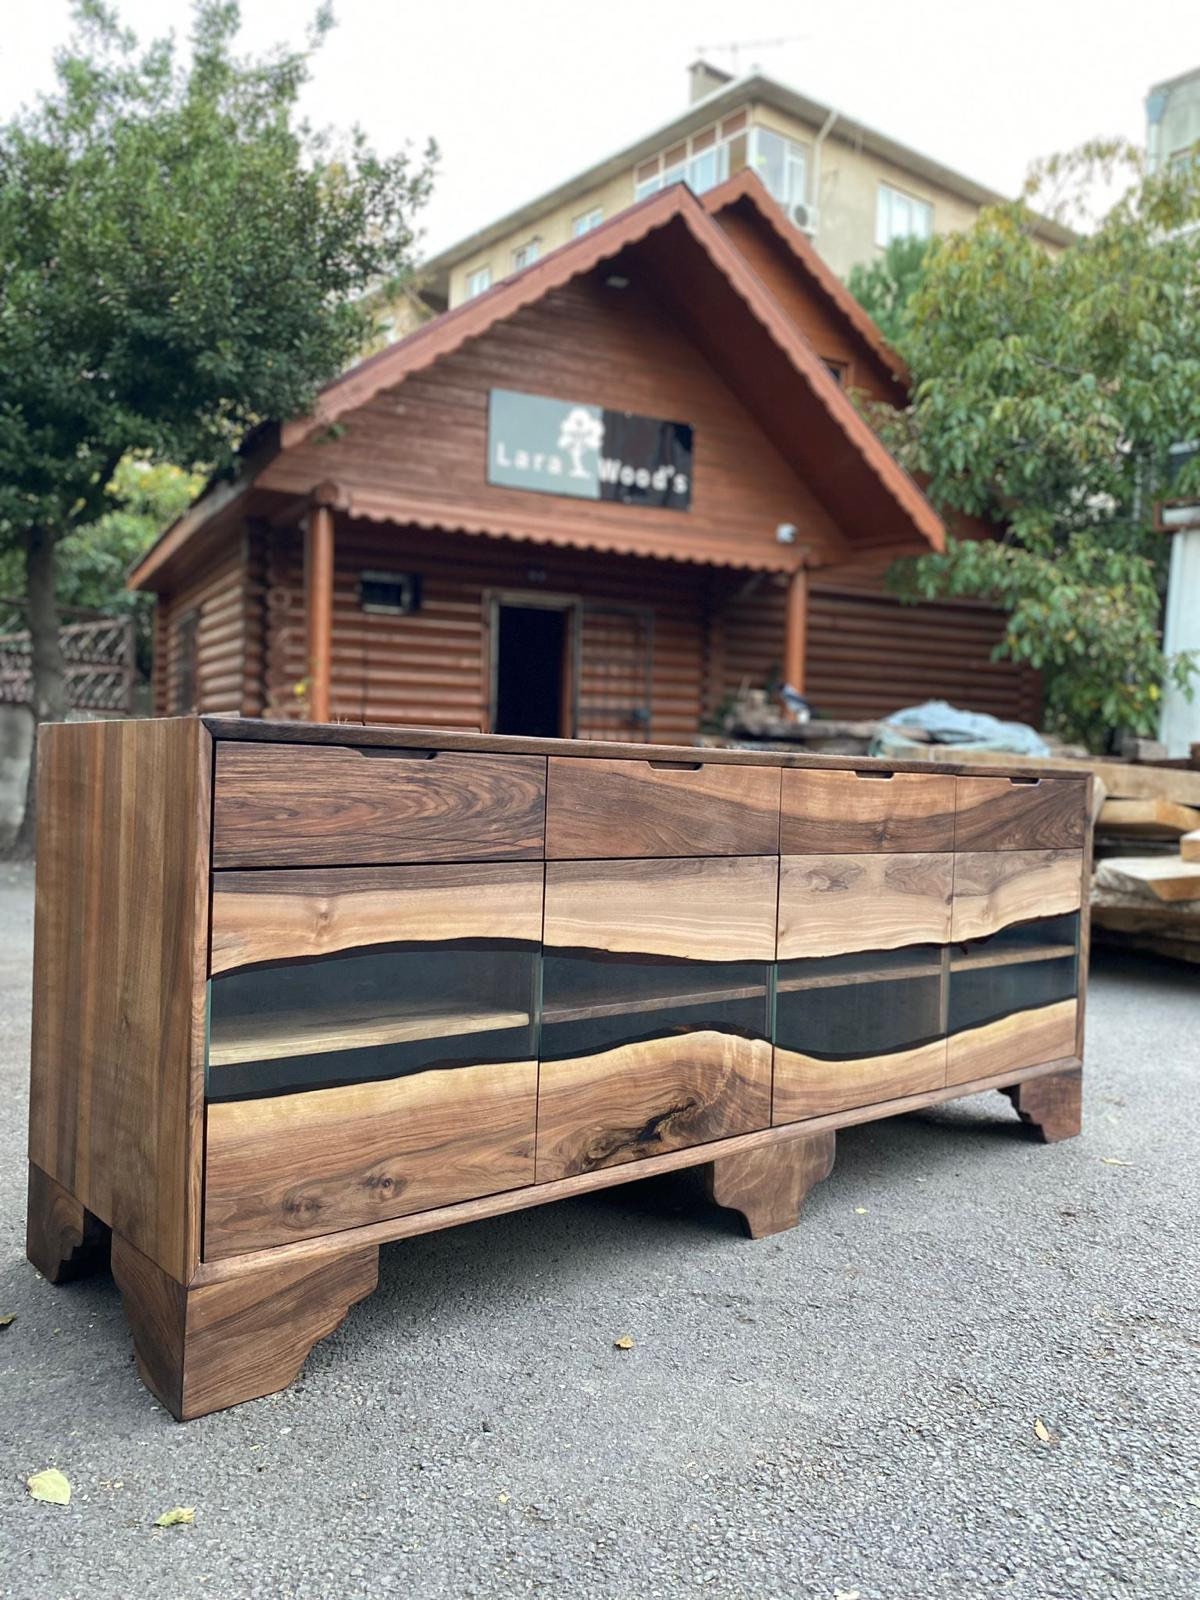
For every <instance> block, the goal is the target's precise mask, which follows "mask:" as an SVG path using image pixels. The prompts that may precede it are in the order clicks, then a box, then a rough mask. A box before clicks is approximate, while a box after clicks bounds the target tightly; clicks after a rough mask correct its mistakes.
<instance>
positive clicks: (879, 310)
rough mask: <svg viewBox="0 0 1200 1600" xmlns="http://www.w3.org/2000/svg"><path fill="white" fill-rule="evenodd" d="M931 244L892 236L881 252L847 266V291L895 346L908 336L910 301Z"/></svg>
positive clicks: (917, 285)
mask: <svg viewBox="0 0 1200 1600" xmlns="http://www.w3.org/2000/svg"><path fill="white" fill-rule="evenodd" d="M931 247H932V242H931V241H930V240H929V239H916V238H908V239H893V240H892V241H891V243H890V244H889V245H888V247H887V249H886V250H885V251H884V252H883V254H882V255H881V256H877V257H876V258H875V259H874V260H873V261H871V262H869V263H867V264H866V265H863V264H861V263H860V264H856V265H855V266H853V267H851V268H850V276H849V278H848V279H847V287H848V288H849V290H850V293H851V294H852V295H853V296H854V298H855V299H856V300H857V301H858V303H859V305H861V306H862V307H863V309H864V310H866V311H868V312H869V313H870V315H871V316H872V318H873V319H874V321H875V323H876V325H877V326H878V327H879V329H880V331H881V332H882V334H883V336H884V338H885V339H886V340H887V341H888V343H889V344H892V345H894V346H895V347H896V348H897V349H899V347H900V346H901V345H902V344H903V343H904V342H905V340H906V338H907V336H908V331H909V330H908V315H909V305H910V303H911V301H912V297H913V295H914V294H915V293H916V291H917V289H918V288H919V287H920V284H921V280H922V278H923V277H924V275H925V263H926V261H927V260H928V257H929V252H930V249H931Z"/></svg>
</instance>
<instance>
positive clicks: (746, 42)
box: [696, 33, 811, 78]
mask: <svg viewBox="0 0 1200 1600" xmlns="http://www.w3.org/2000/svg"><path fill="white" fill-rule="evenodd" d="M810 37H811V35H809V34H807V33H784V34H780V35H779V37H778V38H775V39H731V40H730V41H729V42H728V44H698V45H697V46H696V54H697V55H699V56H709V55H714V56H715V55H727V56H729V58H730V63H729V64H730V66H731V67H732V69H733V75H734V77H735V78H736V77H737V76H738V66H739V63H740V56H741V52H742V51H743V50H778V49H779V48H780V47H781V46H783V45H785V44H802V43H803V42H804V40H806V39H808V38H810Z"/></svg>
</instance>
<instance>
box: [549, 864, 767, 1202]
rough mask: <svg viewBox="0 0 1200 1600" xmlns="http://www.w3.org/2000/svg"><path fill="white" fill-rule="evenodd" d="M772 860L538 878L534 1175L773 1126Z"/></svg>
mask: <svg viewBox="0 0 1200 1600" xmlns="http://www.w3.org/2000/svg"><path fill="white" fill-rule="evenodd" d="M777 887H778V859H777V858H776V857H774V856H769V857H752V858H737V857H729V858H725V859H712V860H702V859H678V860H661V861H638V862H621V861H616V862H611V861H578V862H577V861H572V862H567V861H552V862H549V863H548V864H547V867H546V919H545V956H544V961H543V972H542V1013H541V1015H542V1029H541V1067H540V1078H539V1087H538V1136H537V1179H538V1182H539V1183H544V1182H546V1181H548V1180H550V1179H554V1178H564V1177H568V1176H570V1175H572V1174H573V1173H578V1172H588V1171H592V1170H594V1169H595V1168H598V1167H608V1166H615V1165H618V1164H620V1163H623V1162H628V1161H637V1160H640V1159H642V1158H644V1157H646V1156H653V1155H661V1154H662V1153H664V1152H665V1151H668V1150H677V1149H680V1148H682V1147H683V1146H686V1145H694V1144H703V1143H706V1142H708V1141H709V1140H712V1139H721V1138H726V1137H729V1136H730V1135H732V1134H737V1133H747V1132H749V1131H750V1130H751V1129H754V1128H763V1127H766V1126H767V1125H768V1123H769V1121H770V1101H771V1045H770V1008H769V1000H770V994H769V989H770V976H771V962H772V959H773V957H774V954H775V903H776V894H777Z"/></svg>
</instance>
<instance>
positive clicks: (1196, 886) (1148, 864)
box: [1096, 856, 1200, 901]
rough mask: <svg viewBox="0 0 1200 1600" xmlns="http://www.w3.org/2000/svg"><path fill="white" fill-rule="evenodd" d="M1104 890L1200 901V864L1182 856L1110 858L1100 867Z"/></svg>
mask: <svg viewBox="0 0 1200 1600" xmlns="http://www.w3.org/2000/svg"><path fill="white" fill-rule="evenodd" d="M1096 884H1097V886H1098V887H1099V888H1101V889H1120V890H1123V891H1124V892H1126V893H1127V894H1141V895H1145V896H1150V895H1153V897H1154V898H1155V899H1156V900H1169V901H1178V900H1200V861H1184V860H1183V859H1182V857H1180V856H1110V857H1109V858H1108V859H1107V860H1105V861H1101V862H1100V863H1099V865H1098V866H1097V868H1096Z"/></svg>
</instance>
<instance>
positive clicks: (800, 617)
mask: <svg viewBox="0 0 1200 1600" xmlns="http://www.w3.org/2000/svg"><path fill="white" fill-rule="evenodd" d="M807 657H808V573H807V571H806V570H805V569H804V568H803V567H797V568H796V570H795V572H793V573H792V575H791V577H790V578H789V579H788V592H787V631H786V633H785V634H784V643H783V681H784V682H785V683H790V684H791V686H792V688H793V689H795V691H796V693H797V694H803V693H804V677H805V670H804V669H805V664H806V661H807Z"/></svg>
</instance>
